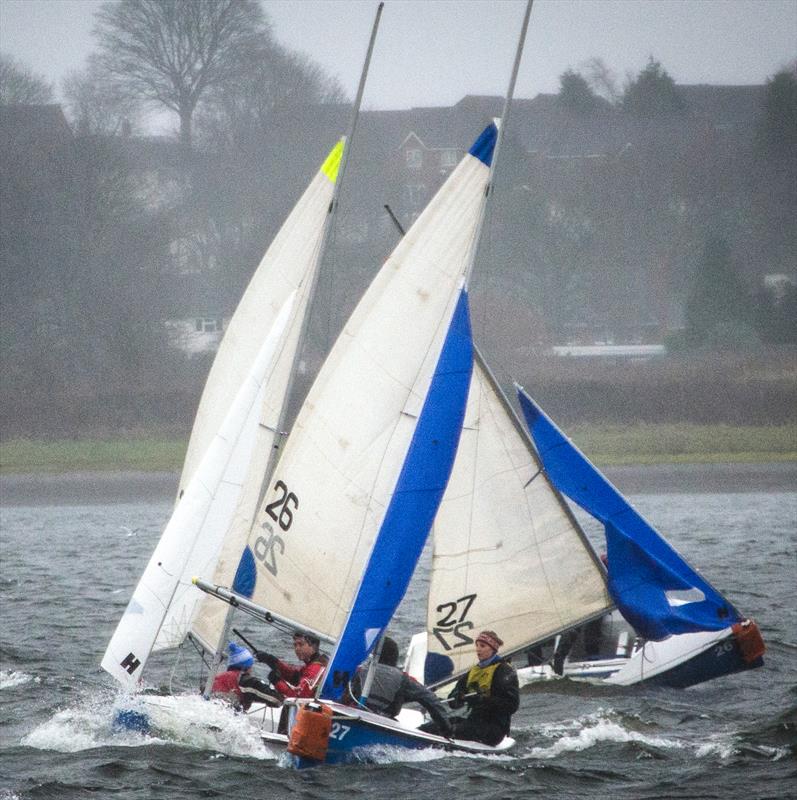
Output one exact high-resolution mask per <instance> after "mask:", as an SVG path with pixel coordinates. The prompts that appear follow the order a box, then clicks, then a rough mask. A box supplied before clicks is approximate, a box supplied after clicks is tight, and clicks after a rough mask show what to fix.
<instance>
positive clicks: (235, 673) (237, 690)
mask: <svg viewBox="0 0 797 800" xmlns="http://www.w3.org/2000/svg"><path fill="white" fill-rule="evenodd" d="M240 680H241V670H239V669H228V670H227V671H226V672H220V673H219V674H218V675H216V677H215V678H214V679H213V686H212V688H211V690H210V691H211V693H212V694H224V695H228V696H229V695H233V694H234V695H235V696H236V697H237V698H238V702H239V703H242V702H243V694H242V693H241V687H240V686H239V685H238V682H239V681H240Z"/></svg>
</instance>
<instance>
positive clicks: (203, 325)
mask: <svg viewBox="0 0 797 800" xmlns="http://www.w3.org/2000/svg"><path fill="white" fill-rule="evenodd" d="M196 329H197V332H198V333H218V332H219V331H221V329H222V322H221V320H220V319H218V318H216V317H199V318H198V319H197V321H196Z"/></svg>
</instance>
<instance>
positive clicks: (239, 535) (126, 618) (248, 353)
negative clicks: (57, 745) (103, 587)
mask: <svg viewBox="0 0 797 800" xmlns="http://www.w3.org/2000/svg"><path fill="white" fill-rule="evenodd" d="M342 153H343V141H342V140H341V141H340V142H338V144H337V145H336V146H335V147H334V148H333V149H332V151H331V152H330V154H329V156H328V157H327V159H326V160H325V162H324V164H323V166H322V168H321V170H320V171H319V173H318V174H317V175H316V176H315V177H314V179H313V181H312V182H311V184H310V186H309V187H308V188H307V190H306V191H305V193H304V194H303V195H302V197H301V198H300V200H299V201H298V203H297V205H296V206H295V208H294V210H293V211H292V212H291V214H290V215H289V217H288V219H287V220H286V221H285V223H284V224H283V226H282V228H281V229H280V231H279V233H278V234H277V236H276V238H275V239H274V241H273V242H272V244H271V246H270V247H269V249H268V252H267V253H266V255H265V256H264V258H263V260H262V261H261V263H260V265H259V266H258V269H257V271H256V272H255V274H254V276H253V278H252V280H251V282H250V284H249V286H248V288H247V290H246V292H245V294H244V296H243V297H242V299H241V301H240V303H239V306H238V308H237V309H236V312H235V314H234V316H233V318H232V320H231V321H230V324H229V326H228V329H227V331H226V333H225V336H224V339H223V341H222V344H221V347H220V349H219V353H218V355H217V357H216V359H215V361H214V364H213V367H212V369H211V373H210V375H209V377H208V381H207V384H206V387H205V391H204V394H203V396H202V399H201V402H200V407H199V411H198V413H197V417H196V420H195V424H194V430H193V432H192V435H191V441H190V444H189V450H188V453H187V456H186V461H185V464H184V468H183V475H182V478H181V488H180V492H179V497H178V501H177V504H176V507H175V510H174V513H173V515H172V519H171V520H170V521H169V523H168V524H167V526H166V529H165V530H164V533H163V535H162V536H161V540H160V541H159V543H158V545H157V547H156V550H155V553H154V554H153V556H152V558H151V560H150V563H149V565H148V566H147V568H146V570H145V572H144V574H143V575H142V578H141V580H140V582H139V584H138V586H137V587H136V589H135V591H134V594H133V598H132V599H131V601H130V603H129V605H128V608H127V610H126V611H125V614H124V615H123V617H122V620H121V621H120V623H119V626H118V628H117V630H116V632H115V633H114V636H113V638H112V640H111V642H110V644H109V646H108V650H107V652H106V653H105V656H104V658H103V661H102V666H103V667H104V668H105V669H106V670H107V671H108V672H110V673H111V674H112V675H113V676H114V677H115V678H116V679H117V680H119V681H120V682H121V683H123V684H125V685H127V686H132V685H134V684H135V683H136V682H137V681H138V680H139V679H140V676H141V673H142V671H143V667H144V663H145V662H146V660H147V658H148V656H149V653H150V650H151V649H155V650H157V649H162V648H167V647H172V646H176V645H178V644H180V643H181V642H182V641H183V639H184V638H185V636H186V634H187V633H188V631H189V628H190V627H191V625H192V624H194V620H195V619H196V616H197V611H198V609H199V605H200V602H203V604H204V607H205V609H206V611H207V613H206V614H202V615H200V618H199V619H198V620H197V621H196V630H197V632H198V634H199V636H198V638H200V639H201V641H203V642H204V643H206V646H207V647H208V649H211V650H213V649H214V648H215V646H216V644H217V640H218V637H219V634H220V631H221V626H222V624H223V618H224V612H225V609H226V607H222V608H221V609H219V610H220V612H221V613H219V614H215V613H214V611H215V609H214V608H213V606H212V605H211V603H213V605H215V606H217V607H218V606H221V604H220V603H218V602H215V603H214V602H213V601H211V602H210V603H209V602H208V600H207V599H204V600H203V598H204V595H202V594H201V593H200V592H199V591H198V590H197V589H196V588H195V587H194V586H192V585H191V577H192V576H193V575H195V574H205V575H207V574H214V575H216V576H220V577H221V578H222V579H223V578H224V577H225V576H226V575H228V574H229V579H230V580H232V575H233V574H234V571H235V568H236V566H237V564H238V560H239V557H240V552H241V549H242V548H243V546H244V544H245V542H246V534H247V532H248V530H249V526H250V523H251V518H252V516H253V512H254V510H255V508H256V506H257V499H258V495H259V492H260V488H261V483H262V476H263V471H264V469H265V460H266V459H267V457H268V454H269V453H270V451H271V447H272V443H273V440H274V435H275V426H276V419H277V418H278V416H279V412H280V409H281V405H282V399H283V396H284V394H285V389H286V385H287V382H288V379H289V372H290V366H291V362H292V360H293V356H294V353H295V351H296V347H297V342H298V338H299V331H300V328H301V324H302V321H303V319H304V315H305V313H306V309H307V302H308V296H309V288H310V286H311V284H312V281H313V277H314V274H315V271H316V269H317V266H318V258H319V249H320V243H321V240H322V237H323V232H324V227H325V224H326V221H327V217H328V213H329V207H330V202H331V199H332V196H333V190H334V184H335V181H336V179H337V173H338V167H339V164H340V161H341V156H342ZM252 387H256V388H255V390H254V393H253V391H252ZM223 544H224V549H222V546H223ZM228 552H232V553H233V554H234V555H233V556H232V557H229V556H228Z"/></svg>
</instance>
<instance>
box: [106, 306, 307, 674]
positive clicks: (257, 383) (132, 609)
mask: <svg viewBox="0 0 797 800" xmlns="http://www.w3.org/2000/svg"><path fill="white" fill-rule="evenodd" d="M293 305H294V303H293V297H289V298H288V300H286V302H285V305H284V306H283V308H282V309H281V310H280V313H279V314H278V315H277V318H276V320H275V321H274V325H273V327H272V329H271V331H269V335H268V336H267V337H266V340H265V342H263V344H262V346H261V348H260V352H259V353H258V354H257V357H256V358H255V361H254V364H253V365H252V368H251V370H250V372H249V375H247V376H246V378H245V380H244V381H243V383H242V384H241V386H240V388H239V390H238V393H237V395H236V396H235V398H234V400H233V402H232V404H231V406H230V408H229V410H228V412H227V415H226V417H225V418H224V420H223V422H222V424H221V426H220V428H219V430H218V432H217V433H216V436H214V438H213V440H212V441H211V442H210V445H209V446H208V448H207V450H206V451H205V455H204V457H203V458H202V461H200V463H199V466H198V467H197V469H196V470H195V471H194V474H193V476H192V478H191V480H190V481H189V482H188V486H187V487H186V488H185V491H184V494H183V497H182V499H181V500H180V502H179V503H178V504H177V507H176V508H175V510H174V513H173V514H172V517H171V519H170V520H169V523H168V524H167V526H166V528H165V530H164V532H163V534H162V536H161V538H160V541H159V542H158V545H157V547H156V548H155V551H154V552H153V554H152V556H151V558H150V560H149V563H148V564H147V567H146V569H145V570H144V574H143V575H142V576H141V579H140V580H139V582H138V585H137V586H136V589H135V591H134V592H133V597H132V598H131V599H130V602H129V603H128V605H127V609H126V610H125V613H124V614H123V615H122V619H121V620H120V621H119V624H118V625H117V627H116V630H115V632H114V634H113V636H112V637H111V641H110V643H109V644H108V648H107V650H106V652H105V655H104V657H103V660H102V667H103V669H105V670H106V671H107V672H109V673H110V674H111V675H113V677H114V678H116V679H117V680H118V681H119V682H120V683H122V684H123V685H125V686H127V687H129V688H132V687H133V686H135V684H136V683H137V682H138V680H139V679H140V677H141V674H142V672H143V670H144V666H145V665H146V662H147V659H148V658H149V655H150V653H151V652H152V651H153V650H156V649H160V648H163V647H173V646H176V645H178V644H180V642H181V641H182V639H183V637H184V636H185V634H186V632H187V630H188V627H187V626H188V624H189V622H190V619H191V617H192V614H193V610H194V607H195V605H196V603H197V601H198V600H199V598H200V595H199V593H198V592H197V591H196V589H194V587H193V586H191V585H190V584H187V583H186V582H185V579H184V576H185V575H186V573H189V574H190V573H191V572H193V571H195V569H196V567H197V566H206V564H207V562H212V561H214V560H215V556H216V554H217V551H218V548H219V545H220V543H221V535H222V534H223V532H224V531H225V530H226V527H227V521H228V520H229V518H230V515H231V514H232V511H233V510H234V508H235V506H236V505H237V502H238V498H239V495H240V491H241V487H242V485H243V480H244V477H245V475H246V473H247V468H248V465H249V461H250V458H251V454H252V447H253V445H254V441H255V436H254V433H255V429H256V427H257V423H258V418H259V409H260V405H261V403H262V399H263V390H264V388H265V385H266V380H267V376H268V373H269V368H270V367H271V366H272V364H273V361H274V358H275V356H276V353H277V348H278V345H279V343H280V340H281V339H282V338H283V334H284V331H285V328H286V324H287V320H288V318H289V317H290V312H291V310H292V307H293Z"/></svg>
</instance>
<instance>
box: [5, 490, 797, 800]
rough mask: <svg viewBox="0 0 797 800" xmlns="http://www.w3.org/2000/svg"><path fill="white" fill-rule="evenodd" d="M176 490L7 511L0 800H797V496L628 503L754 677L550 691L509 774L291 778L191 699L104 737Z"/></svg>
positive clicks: (391, 758)
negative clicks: (141, 580)
mask: <svg viewBox="0 0 797 800" xmlns="http://www.w3.org/2000/svg"><path fill="white" fill-rule="evenodd" d="M170 491H171V490H170V489H168V490H167V491H166V492H164V493H163V495H161V496H159V497H158V499H157V501H155V502H151V501H149V502H148V501H140V502H125V503H114V504H105V505H103V504H99V503H95V504H92V505H38V506H33V505H10V504H8V500H7V499H6V498H4V502H5V503H6V504H5V505H4V507H3V508H2V509H0V532H1V536H2V538H1V539H0V541H1V542H2V552H1V553H0V555H1V556H2V569H1V570H0V617H1V618H2V639H1V640H0V642H1V649H0V800H12V798H19V800H23V799H24V800H28V798H31V799H33V798H58V799H59V800H69V799H70V798H85V797H98V798H104V797H111V796H114V797H116V798H120V800H128V799H130V798H169V799H170V800H172V799H179V798H192V800H193V799H194V798H197V797H225V798H229V797H236V798H260V797H262V798H288V797H290V798H297V797H298V798H322V797H323V798H343V797H345V798H353V797H359V796H362V797H368V798H369V799H370V798H390V800H401V798H409V797H423V798H428V797H436V798H459V797H474V798H480V800H481V798H526V797H529V798H530V797H547V798H591V799H594V798H614V797H625V798H640V799H642V798H723V799H724V798H737V797H738V798H785V797H794V796H797V758H796V756H797V669H795V655H796V654H797V577H796V576H797V569H796V568H797V542H796V539H797V493H796V492H794V491H789V490H783V489H778V490H776V491H773V490H770V491H764V492H754V491H753V492H751V491H746V492H734V493H725V494H721V493H696V494H688V493H684V492H680V493H678V492H673V489H672V486H670V488H669V489H668V491H669V492H670V493H668V494H659V495H657V494H637V495H634V496H633V497H632V500H633V501H634V503H635V504H636V505H637V507H638V508H639V509H640V510H641V511H642V512H643V513H645V514H647V515H648V516H649V518H650V519H651V520H652V521H653V522H654V524H656V525H657V526H658V527H659V529H660V530H662V531H663V532H666V535H667V537H668V539H669V540H670V541H671V542H672V543H673V544H674V545H675V546H676V547H677V548H678V549H679V550H680V551H681V552H682V553H684V555H686V556H687V558H688V559H689V560H690V561H691V562H692V563H693V564H694V565H696V566H698V567H699V568H701V569H702V571H703V572H704V573H705V574H706V575H707V577H709V579H710V580H711V581H712V582H713V583H714V584H715V585H716V586H717V587H718V588H720V589H721V590H722V591H724V592H725V593H727V594H728V595H729V597H730V598H731V599H732V600H733V602H734V603H735V604H736V605H737V606H738V607H739V608H740V609H742V610H743V611H744V612H745V613H747V614H749V615H750V616H752V617H754V618H755V619H756V620H757V621H758V622H759V625H760V627H761V630H762V633H763V635H764V638H765V640H766V642H767V646H768V652H767V655H766V657H765V658H766V665H765V666H764V667H763V668H762V669H759V670H755V671H752V672H748V673H745V674H740V675H735V676H729V677H727V678H723V679H720V680H716V681H713V682H712V683H708V684H704V685H702V686H698V687H694V688H692V689H688V690H675V689H661V688H646V687H631V688H626V689H623V688H610V687H606V686H598V687H595V686H588V685H584V684H576V683H573V682H569V681H551V682H547V683H544V684H539V685H537V686H535V687H531V688H528V689H526V690H524V693H523V696H522V703H521V709H520V711H519V712H518V713H517V714H516V715H515V717H514V720H513V721H514V735H515V737H516V738H517V741H518V745H517V748H516V749H515V751H514V752H513V753H512V754H511V755H505V756H501V757H490V758H479V757H469V756H468V757H466V756H461V755H460V756H455V755H450V754H439V753H436V752H432V751H420V752H417V753H411V754H407V753H406V752H405V751H402V752H400V753H396V752H385V753H383V754H381V755H380V757H379V763H377V764H370V765H356V766H348V767H335V768H322V769H317V770H313V771H309V772H305V773H301V774H300V773H295V772H293V771H292V770H290V769H286V768H285V767H284V766H282V764H281V763H280V761H279V760H278V759H277V758H275V756H274V754H273V753H269V752H267V751H266V750H265V749H264V748H263V747H262V746H261V744H260V741H259V738H258V736H257V727H256V725H255V724H254V722H253V721H252V720H250V719H248V718H246V717H242V716H240V715H236V714H234V713H232V712H231V711H229V710H228V709H226V708H224V707H221V706H217V705H215V704H208V703H205V702H204V701H202V700H200V699H198V698H196V697H184V698H181V699H180V700H178V701H175V711H174V714H173V715H171V716H170V717H169V720H170V722H169V725H164V726H163V727H162V728H160V729H159V736H158V737H154V736H144V735H141V734H137V733H132V732H126V733H124V734H122V733H117V732H114V730H113V728H112V719H113V711H114V705H115V703H116V702H117V693H116V690H115V688H114V686H113V685H112V681H111V680H110V678H107V676H105V675H104V673H102V671H100V670H99V668H98V666H97V665H98V662H99V660H100V657H101V655H102V653H103V651H104V648H105V645H106V643H107V641H108V639H109V637H110V635H111V633H112V631H113V628H114V627H115V625H116V622H117V620H118V618H119V616H120V614H121V612H122V610H123V609H124V607H125V605H126V603H127V600H128V598H129V595H130V593H131V591H132V588H133V585H134V584H135V582H136V581H137V579H138V577H139V574H140V572H141V570H142V569H143V567H144V565H145V563H146V561H147V559H148V557H149V555H150V553H151V551H152V548H153V547H154V544H155V542H156V541H157V538H158V536H159V535H160V531H161V528H162V527H163V524H164V522H165V520H166V519H167V517H168V514H169V505H170V504H169V500H168V499H167V497H168V495H169V493H170ZM79 499H80V498H79V497H77V498H75V497H73V498H72V502H73V503H74V502H75V500H79ZM422 584H423V575H420V576H419V579H418V581H416V583H415V584H414V585H413V586H412V587H411V591H410V593H409V595H408V597H407V599H406V600H405V603H404V604H403V606H402V608H401V610H400V614H399V617H398V619H397V622H396V626H395V628H394V632H395V633H397V634H398V636H397V638H399V639H400V640H402V641H405V640H406V637H407V636H408V635H409V633H410V632H412V631H413V630H414V629H415V628H416V627H417V622H418V620H419V619H421V616H422V604H423V585H422ZM249 630H251V626H250V628H249ZM208 721H210V722H211V723H212V725H211V727H208V725H207V724H199V723H200V722H202V723H207V722H208Z"/></svg>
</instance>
